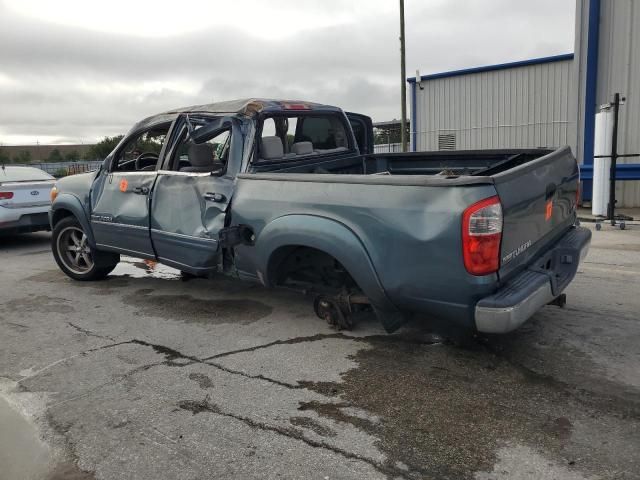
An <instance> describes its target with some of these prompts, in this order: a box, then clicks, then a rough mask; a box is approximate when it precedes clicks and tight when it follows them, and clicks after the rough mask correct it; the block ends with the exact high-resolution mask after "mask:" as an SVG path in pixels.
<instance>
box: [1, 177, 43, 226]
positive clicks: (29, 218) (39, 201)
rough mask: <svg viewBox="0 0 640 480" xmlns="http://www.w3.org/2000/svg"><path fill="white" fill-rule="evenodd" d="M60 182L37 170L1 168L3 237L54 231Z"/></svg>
mask: <svg viewBox="0 0 640 480" xmlns="http://www.w3.org/2000/svg"><path fill="white" fill-rule="evenodd" d="M55 183H56V179H55V178H53V177H52V176H51V175H49V174H48V173H47V172H43V171H42V170H40V169H38V168H33V167H12V166H9V165H2V166H0V234H3V233H22V232H37V231H39V230H50V229H51V226H50V225H49V216H48V213H49V208H50V207H51V196H50V194H51V188H52V187H53V185H54V184H55Z"/></svg>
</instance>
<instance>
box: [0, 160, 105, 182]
mask: <svg viewBox="0 0 640 480" xmlns="http://www.w3.org/2000/svg"><path fill="white" fill-rule="evenodd" d="M101 163H102V161H101V160H92V161H79V162H42V163H21V164H20V163H11V164H8V165H11V166H20V167H35V168H39V169H40V170H44V171H45V172H47V173H48V174H50V175H53V176H54V177H56V178H60V177H66V176H67V175H75V174H76V173H84V172H90V171H92V170H96V169H97V168H98V167H99V166H100V164H101Z"/></svg>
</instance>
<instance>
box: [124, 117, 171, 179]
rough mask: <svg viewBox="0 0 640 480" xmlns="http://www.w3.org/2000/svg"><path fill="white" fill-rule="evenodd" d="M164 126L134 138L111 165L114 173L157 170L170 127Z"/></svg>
mask: <svg viewBox="0 0 640 480" xmlns="http://www.w3.org/2000/svg"><path fill="white" fill-rule="evenodd" d="M170 126H171V125H170V124H167V125H162V126H158V127H154V128H152V129H149V130H146V131H144V132H141V133H140V134H138V135H136V136H134V137H132V138H131V139H130V140H129V141H128V142H127V143H126V144H125V145H124V147H123V148H121V149H120V151H119V152H118V153H117V154H116V157H115V158H114V159H113V163H112V164H111V165H112V166H111V171H114V172H136V171H154V170H156V167H157V163H158V158H159V156H160V150H162V145H163V144H164V141H165V138H166V137H167V133H168V132H169V127H170Z"/></svg>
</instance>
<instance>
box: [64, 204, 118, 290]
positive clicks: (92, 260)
mask: <svg viewBox="0 0 640 480" xmlns="http://www.w3.org/2000/svg"><path fill="white" fill-rule="evenodd" d="M51 250H52V251H53V258H54V259H55V260H56V263H57V264H58V266H59V267H60V269H61V270H62V271H63V272H64V273H65V274H66V275H67V276H69V277H71V278H73V279H74V280H80V281H89V280H102V279H103V278H105V277H106V276H107V275H109V273H111V271H112V270H113V269H114V268H115V267H116V265H117V264H118V262H119V260H120V256H119V255H117V254H110V253H108V252H101V251H99V250H96V249H95V248H92V247H91V245H89V242H88V239H87V234H86V233H85V232H84V230H83V229H82V225H80V223H79V222H78V220H76V219H75V218H74V217H66V218H63V219H62V220H60V221H59V222H58V223H56V225H55V226H54V227H53V233H52V235H51Z"/></svg>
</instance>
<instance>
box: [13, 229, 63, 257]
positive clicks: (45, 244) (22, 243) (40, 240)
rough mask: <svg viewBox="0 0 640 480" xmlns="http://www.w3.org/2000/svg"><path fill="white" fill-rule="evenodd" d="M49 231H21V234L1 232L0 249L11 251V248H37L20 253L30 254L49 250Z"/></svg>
mask: <svg viewBox="0 0 640 480" xmlns="http://www.w3.org/2000/svg"><path fill="white" fill-rule="evenodd" d="M50 243H51V233H50V232H37V233H21V234H3V233H0V251H4V252H11V251H12V250H17V249H24V248H25V247H28V248H38V247H41V248H38V249H37V252H36V251H31V252H30V251H27V252H22V253H20V255H31V254H33V253H42V252H43V251H44V250H47V251H48V250H50V248H49V247H50Z"/></svg>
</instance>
